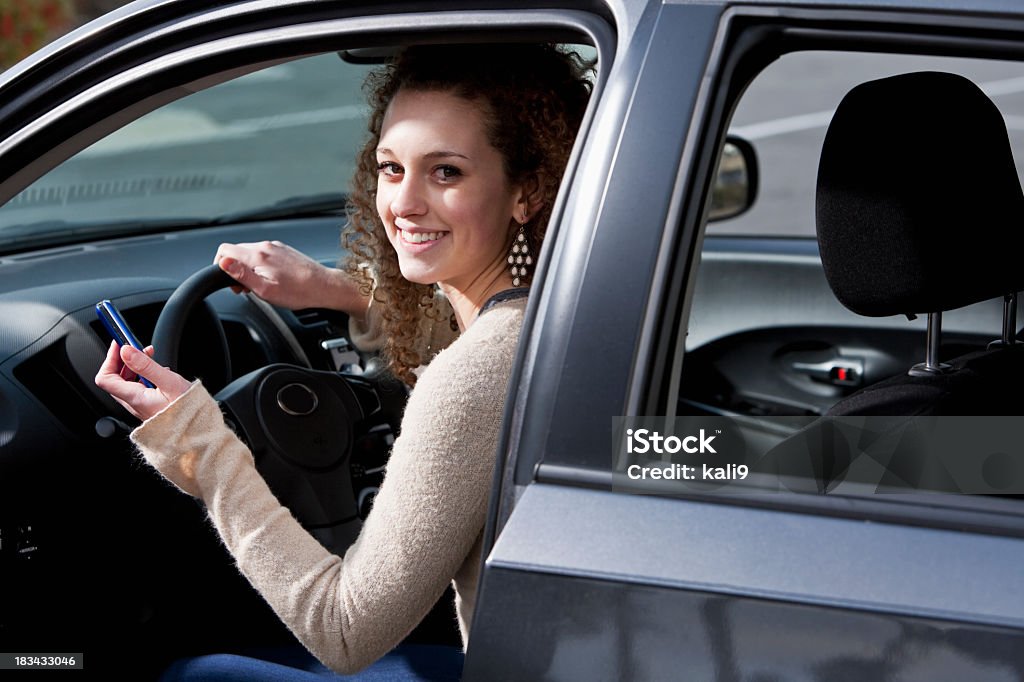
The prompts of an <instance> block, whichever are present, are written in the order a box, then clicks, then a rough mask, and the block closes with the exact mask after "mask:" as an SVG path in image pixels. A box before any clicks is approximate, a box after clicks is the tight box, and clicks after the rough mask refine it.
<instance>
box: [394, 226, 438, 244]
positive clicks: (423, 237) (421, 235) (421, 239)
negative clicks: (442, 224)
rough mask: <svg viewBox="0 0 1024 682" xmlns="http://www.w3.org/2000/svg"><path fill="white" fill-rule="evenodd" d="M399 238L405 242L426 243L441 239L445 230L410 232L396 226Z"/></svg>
mask: <svg viewBox="0 0 1024 682" xmlns="http://www.w3.org/2000/svg"><path fill="white" fill-rule="evenodd" d="M398 234H399V236H400V238H401V240H402V241H403V242H404V243H406V244H428V243H432V242H436V241H438V240H440V239H443V238H444V237H446V236H447V235H448V233H447V232H411V231H409V230H403V229H401V228H398Z"/></svg>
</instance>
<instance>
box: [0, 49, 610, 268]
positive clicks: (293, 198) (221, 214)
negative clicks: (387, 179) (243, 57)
mask: <svg viewBox="0 0 1024 682" xmlns="http://www.w3.org/2000/svg"><path fill="white" fill-rule="evenodd" d="M567 49H571V50H573V51H576V52H577V53H579V54H580V56H581V57H583V58H584V59H586V60H594V61H596V49H595V48H593V47H591V46H588V45H571V46H567ZM387 55H388V50H386V49H384V50H383V51H382V50H370V51H366V50H361V51H353V52H349V51H342V52H337V53H335V52H332V53H327V54H321V55H315V56H310V57H304V58H301V59H295V60H292V61H287V62H285V63H282V64H277V65H275V66H270V67H268V68H264V69H262V70H258V71H254V72H252V73H249V74H247V75H244V76H241V77H238V78H234V79H232V80H228V81H226V82H223V83H220V84H218V85H215V86H213V87H210V88H208V89H205V90H200V91H198V92H193V93H191V94H189V95H187V96H185V97H182V98H181V99H179V100H176V101H174V102H172V103H170V104H167V105H166V106H163V107H161V108H159V109H156V110H154V111H152V112H150V113H148V114H146V115H144V116H142V117H140V118H138V119H137V120H135V121H133V122H131V123H129V124H128V125H126V126H124V127H123V128H120V129H118V130H116V131H115V132H113V133H111V134H110V135H108V136H106V137H105V138H103V139H101V140H99V141H98V142H96V143H94V144H92V145H91V146H89V147H88V148H86V149H84V150H82V151H81V152H79V153H78V154H76V155H74V156H73V157H71V158H69V159H68V160H67V161H65V162H64V163H62V164H60V165H59V166H57V167H56V168H54V169H53V170H52V171H50V172H48V173H47V174H46V175H44V176H43V177H41V178H39V179H38V180H36V181H35V182H33V183H32V184H31V185H29V186H28V187H27V188H25V189H24V190H23V191H21V192H20V193H19V194H17V195H16V196H14V197H13V198H12V199H11V200H10V201H8V202H7V203H6V204H4V205H3V206H0V252H5V251H13V250H17V249H22V248H28V247H30V246H45V245H48V244H62V243H69V242H74V241H78V240H82V239H88V238H90V237H92V238H96V237H116V236H123V235H130V234H134V233H141V232H145V231H150V230H154V229H171V228H174V227H183V228H186V227H191V226H196V227H201V226H205V225H209V224H218V223H224V224H227V223H232V222H239V221H243V220H255V219H262V218H266V219H271V218H276V217H285V216H288V215H300V214H310V213H325V212H336V213H338V214H339V215H340V213H341V212H342V211H343V209H344V206H345V195H346V193H347V191H348V183H349V180H350V178H351V177H352V174H353V171H354V169H355V160H356V154H357V152H358V149H359V148H360V146H361V145H362V144H363V143H364V141H365V139H366V137H367V134H368V133H367V116H368V114H369V109H368V107H367V105H366V102H365V95H364V94H363V91H362V84H363V81H364V79H365V78H366V76H367V74H368V73H369V72H370V71H371V70H373V69H374V68H377V67H378V66H379V64H380V63H381V62H383V61H384V60H386V58H387Z"/></svg>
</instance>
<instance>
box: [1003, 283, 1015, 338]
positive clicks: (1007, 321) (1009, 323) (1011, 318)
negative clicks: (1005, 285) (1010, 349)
mask: <svg viewBox="0 0 1024 682" xmlns="http://www.w3.org/2000/svg"><path fill="white" fill-rule="evenodd" d="M1016 341H1017V292H1016V291H1015V292H1013V293H1012V294H1007V295H1006V296H1003V345H1005V346H1012V345H1013V344H1014V343H1016Z"/></svg>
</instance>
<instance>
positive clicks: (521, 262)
mask: <svg viewBox="0 0 1024 682" xmlns="http://www.w3.org/2000/svg"><path fill="white" fill-rule="evenodd" d="M508 263H509V265H511V266H512V267H511V269H510V270H509V272H511V273H512V286H514V287H518V286H520V285H521V284H522V283H523V282H525V281H526V273H527V270H526V267H527V266H529V265H533V258H531V257H530V247H529V244H528V243H527V241H526V216H523V222H522V223H521V224H520V225H519V233H518V234H516V238H515V240H514V241H513V242H512V253H511V254H509V257H508Z"/></svg>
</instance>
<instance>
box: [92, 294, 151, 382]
mask: <svg viewBox="0 0 1024 682" xmlns="http://www.w3.org/2000/svg"><path fill="white" fill-rule="evenodd" d="M96 315H97V316H99V318H100V322H102V323H103V326H104V327H106V328H107V331H108V332H110V335H111V336H113V337H114V340H115V341H117V345H118V346H123V345H124V344H126V343H127V344H128V345H129V346H131V347H132V348H137V349H139V350H141V351H143V352H145V351H144V350H143V345H142V344H141V343H139V339H138V338H137V337H136V336H135V334H134V333H133V332H132V330H131V327H129V326H128V323H127V322H125V321H124V317H122V316H121V311H119V310H118V309H117V306H115V305H114V304H113V303H111V302H110V301H109V300H107V299H103V300H102V301H100V302H99V303H97V304H96ZM139 381H141V382H142V384H143V385H144V386H146V387H147V388H153V384H151V383H150V382H149V380H147V379H146V378H145V377H141V376H140V377H139Z"/></svg>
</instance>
